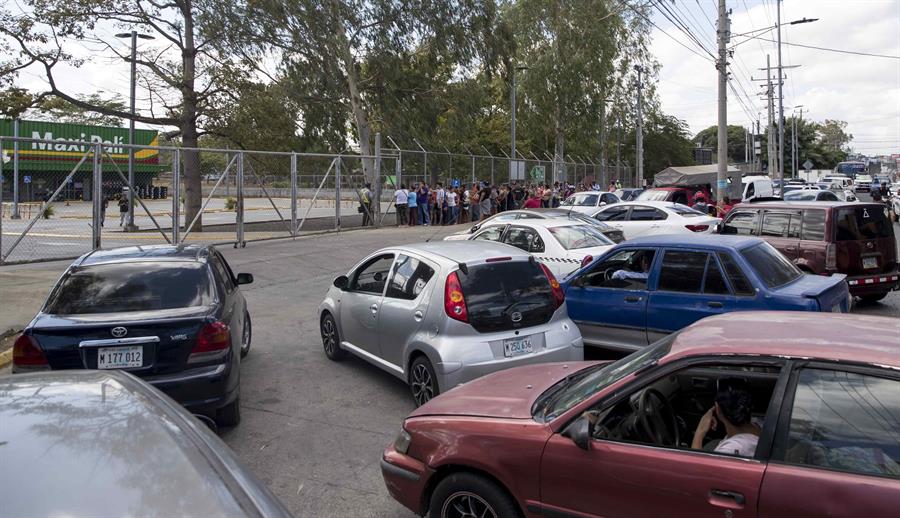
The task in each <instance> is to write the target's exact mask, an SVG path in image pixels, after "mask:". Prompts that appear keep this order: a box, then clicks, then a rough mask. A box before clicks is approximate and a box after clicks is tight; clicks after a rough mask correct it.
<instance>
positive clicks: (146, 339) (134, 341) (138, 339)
mask: <svg viewBox="0 0 900 518" xmlns="http://www.w3.org/2000/svg"><path fill="white" fill-rule="evenodd" d="M156 343H159V337H158V336H133V337H130V338H110V339H108V340H82V341H81V342H79V343H78V347H82V348H83V347H110V346H115V345H139V344H156Z"/></svg>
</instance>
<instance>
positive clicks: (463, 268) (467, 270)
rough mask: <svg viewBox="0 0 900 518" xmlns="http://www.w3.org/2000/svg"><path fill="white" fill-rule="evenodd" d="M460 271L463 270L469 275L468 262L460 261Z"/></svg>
mask: <svg viewBox="0 0 900 518" xmlns="http://www.w3.org/2000/svg"><path fill="white" fill-rule="evenodd" d="M457 266H459V271H461V272H463V273H464V274H465V275H469V267H468V266H466V263H458V264H457Z"/></svg>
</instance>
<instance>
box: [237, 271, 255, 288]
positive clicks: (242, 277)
mask: <svg viewBox="0 0 900 518" xmlns="http://www.w3.org/2000/svg"><path fill="white" fill-rule="evenodd" d="M237 283H238V285H241V284H253V274H252V273H239V274H237Z"/></svg>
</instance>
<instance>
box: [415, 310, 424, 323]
mask: <svg viewBox="0 0 900 518" xmlns="http://www.w3.org/2000/svg"><path fill="white" fill-rule="evenodd" d="M423 316H425V315H423V314H422V312H421V311H419V310H416V312H415V313H413V318H414V319H415V320H416V322H421V321H422V317H423Z"/></svg>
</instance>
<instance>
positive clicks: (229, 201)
mask: <svg viewBox="0 0 900 518" xmlns="http://www.w3.org/2000/svg"><path fill="white" fill-rule="evenodd" d="M236 209H237V200H236V199H234V198H232V197H231V196H229V197H228V198H225V210H230V211H234V210H236Z"/></svg>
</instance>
